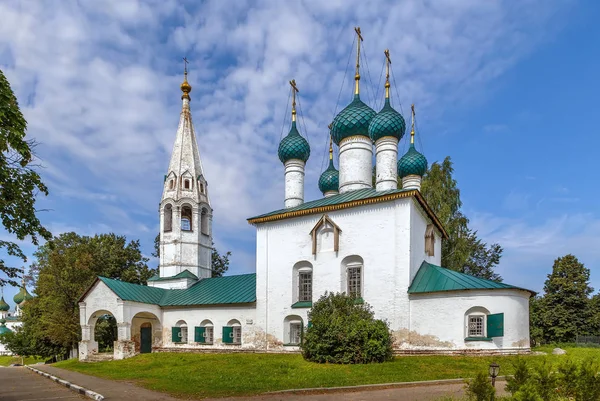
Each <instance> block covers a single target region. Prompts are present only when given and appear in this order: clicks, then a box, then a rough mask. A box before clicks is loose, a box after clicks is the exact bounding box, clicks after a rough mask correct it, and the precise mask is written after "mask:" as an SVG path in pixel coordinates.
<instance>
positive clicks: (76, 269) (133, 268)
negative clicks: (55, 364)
mask: <svg viewBox="0 0 600 401" xmlns="http://www.w3.org/2000/svg"><path fill="white" fill-rule="evenodd" d="M34 256H35V258H36V261H35V263H34V264H32V266H31V268H30V271H31V275H32V277H34V279H35V281H36V283H37V286H36V289H35V292H36V294H37V297H35V299H34V300H33V301H31V302H27V304H26V305H25V308H24V310H23V315H24V319H23V320H24V322H23V327H24V330H25V333H29V334H28V335H29V336H30V338H31V342H32V343H33V344H34V345H35V344H42V342H44V341H45V342H48V343H49V347H48V348H50V349H51V350H52V352H56V350H57V349H58V350H62V353H67V352H68V351H69V350H70V349H71V348H72V347H73V346H74V345H75V344H76V343H77V342H78V341H79V338H80V332H81V328H80V326H79V306H78V300H79V297H80V296H81V295H82V294H83V293H84V291H85V290H86V289H87V288H88V287H89V286H90V285H91V284H92V283H93V282H94V280H95V279H96V277H97V276H104V277H109V278H114V279H120V280H122V281H127V282H131V283H138V284H145V283H146V280H147V279H148V278H150V277H152V275H153V274H154V273H155V271H154V270H152V269H149V268H148V266H147V265H146V262H147V261H148V259H147V258H145V257H143V256H142V253H141V250H140V244H139V241H130V242H129V243H128V242H127V240H126V238H125V237H124V236H118V235H115V234H99V235H95V236H94V237H87V236H80V235H78V234H75V233H72V232H71V233H65V234H61V235H60V236H58V237H55V238H53V239H52V240H50V241H48V242H47V243H46V244H44V245H42V246H40V247H39V248H38V250H37V251H36V253H35V254H34Z"/></svg>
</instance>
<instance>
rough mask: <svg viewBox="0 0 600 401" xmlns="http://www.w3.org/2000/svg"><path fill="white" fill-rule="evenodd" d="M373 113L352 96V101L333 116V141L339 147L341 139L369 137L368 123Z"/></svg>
mask: <svg viewBox="0 0 600 401" xmlns="http://www.w3.org/2000/svg"><path fill="white" fill-rule="evenodd" d="M375 114H376V113H375V111H374V110H373V109H372V108H370V107H369V106H367V105H366V104H365V103H363V101H362V100H360V96H359V95H354V100H353V101H352V103H350V104H349V105H348V106H346V108H345V109H344V110H342V111H340V113H339V114H338V115H337V116H335V118H334V119H333V123H332V125H331V135H332V136H333V141H334V142H335V143H336V144H337V145H339V144H340V142H341V141H342V139H344V138H348V137H351V136H354V135H361V136H369V123H370V122H371V120H372V119H373V117H375Z"/></svg>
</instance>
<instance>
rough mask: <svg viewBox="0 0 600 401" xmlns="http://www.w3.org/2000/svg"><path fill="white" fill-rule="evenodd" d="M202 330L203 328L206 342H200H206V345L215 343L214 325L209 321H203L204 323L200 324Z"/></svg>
mask: <svg viewBox="0 0 600 401" xmlns="http://www.w3.org/2000/svg"><path fill="white" fill-rule="evenodd" d="M200 328H201V331H202V336H203V340H204V341H200V342H204V343H205V344H212V343H213V341H214V325H213V323H212V322H211V321H210V320H208V319H206V320H203V321H202V323H200Z"/></svg>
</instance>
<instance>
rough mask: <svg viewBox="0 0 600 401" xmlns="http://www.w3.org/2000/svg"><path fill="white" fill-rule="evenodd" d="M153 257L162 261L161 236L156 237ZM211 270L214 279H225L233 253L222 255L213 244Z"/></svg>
mask: <svg viewBox="0 0 600 401" xmlns="http://www.w3.org/2000/svg"><path fill="white" fill-rule="evenodd" d="M152 256H153V257H155V258H158V259H160V234H158V235H157V236H156V237H154V251H153V252H152ZM210 256H211V269H212V277H223V275H224V274H225V273H226V272H227V270H229V257H230V256H231V251H227V252H226V253H225V254H223V255H221V254H220V253H219V251H217V248H215V243H214V242H213V243H212V251H211V255H210Z"/></svg>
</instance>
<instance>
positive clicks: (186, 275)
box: [148, 269, 198, 281]
mask: <svg viewBox="0 0 600 401" xmlns="http://www.w3.org/2000/svg"><path fill="white" fill-rule="evenodd" d="M180 278H191V279H194V280H198V276H196V275H195V274H194V273H192V272H191V271H189V270H187V269H186V270H184V271H182V272H181V273H179V274H176V275H174V276H172V277H159V276H152V277H150V278H149V279H148V281H167V280H176V279H180Z"/></svg>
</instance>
